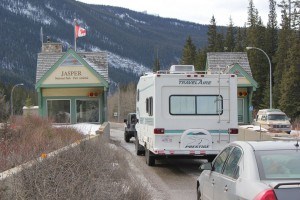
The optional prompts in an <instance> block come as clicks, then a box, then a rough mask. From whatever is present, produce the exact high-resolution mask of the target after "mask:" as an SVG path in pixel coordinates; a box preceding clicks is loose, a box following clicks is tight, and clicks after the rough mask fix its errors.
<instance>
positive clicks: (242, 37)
mask: <svg viewBox="0 0 300 200" xmlns="http://www.w3.org/2000/svg"><path fill="white" fill-rule="evenodd" d="M246 30H247V29H246V27H243V28H241V27H239V28H238V30H237V36H236V40H235V46H234V51H236V52H242V51H244V50H245V48H246V40H247V31H246Z"/></svg>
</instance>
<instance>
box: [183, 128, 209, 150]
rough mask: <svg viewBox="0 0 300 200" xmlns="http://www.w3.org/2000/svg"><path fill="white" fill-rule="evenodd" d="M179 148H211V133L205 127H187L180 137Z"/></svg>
mask: <svg viewBox="0 0 300 200" xmlns="http://www.w3.org/2000/svg"><path fill="white" fill-rule="evenodd" d="M180 149H181V150H204V151H205V150H212V137H211V134H210V133H209V132H208V131H207V130H205V129H188V130H186V131H184V132H183V134H182V136H181V138H180Z"/></svg>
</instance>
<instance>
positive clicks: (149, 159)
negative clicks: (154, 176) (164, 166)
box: [145, 148, 155, 166]
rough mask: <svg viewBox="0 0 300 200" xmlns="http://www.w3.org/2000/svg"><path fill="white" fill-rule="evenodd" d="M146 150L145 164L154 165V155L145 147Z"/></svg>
mask: <svg viewBox="0 0 300 200" xmlns="http://www.w3.org/2000/svg"><path fill="white" fill-rule="evenodd" d="M145 149H146V150H145V151H146V152H145V156H146V164H147V165H148V166H154V165H155V157H154V155H153V153H152V152H151V151H150V150H149V149H147V148H145Z"/></svg>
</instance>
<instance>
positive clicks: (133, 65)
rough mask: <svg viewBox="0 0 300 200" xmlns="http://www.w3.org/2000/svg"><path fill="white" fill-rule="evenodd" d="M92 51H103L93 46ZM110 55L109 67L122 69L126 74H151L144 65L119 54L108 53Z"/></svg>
mask: <svg viewBox="0 0 300 200" xmlns="http://www.w3.org/2000/svg"><path fill="white" fill-rule="evenodd" d="M90 50H91V51H92V52H99V51H103V50H101V49H100V48H98V47H95V46H91V47H90ZM107 54H108V67H113V68H115V69H122V70H124V71H126V72H131V73H133V74H136V75H141V74H144V73H145V72H149V71H150V69H149V68H147V67H145V66H144V65H143V64H140V63H137V62H135V61H133V60H131V59H129V58H124V57H122V56H119V55H117V54H114V53H112V52H109V51H107Z"/></svg>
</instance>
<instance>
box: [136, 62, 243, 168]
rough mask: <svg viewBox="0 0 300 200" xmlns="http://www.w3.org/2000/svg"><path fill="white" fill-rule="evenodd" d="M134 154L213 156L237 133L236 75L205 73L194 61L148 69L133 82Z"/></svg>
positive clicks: (152, 161)
mask: <svg viewBox="0 0 300 200" xmlns="http://www.w3.org/2000/svg"><path fill="white" fill-rule="evenodd" d="M136 115H137V119H138V123H137V124H136V130H137V133H136V136H135V137H136V141H137V142H136V154H137V155H142V154H145V156H146V163H147V164H148V165H149V166H152V165H154V164H155V159H159V158H165V157H171V156H174V157H176V156H180V157H181V156H189V157H196V156H201V157H205V158H207V159H212V158H214V156H215V155H216V154H218V153H219V151H220V150H221V149H222V148H223V147H224V145H226V144H228V142H230V141H234V140H236V138H237V135H236V134H237V130H238V129H237V128H238V121H237V120H238V119H237V77H236V75H235V74H207V73H205V72H196V71H194V66H192V65H173V66H171V68H170V70H169V71H158V72H157V73H148V74H145V75H143V76H141V77H140V80H139V82H138V85H137V100H136Z"/></svg>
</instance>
